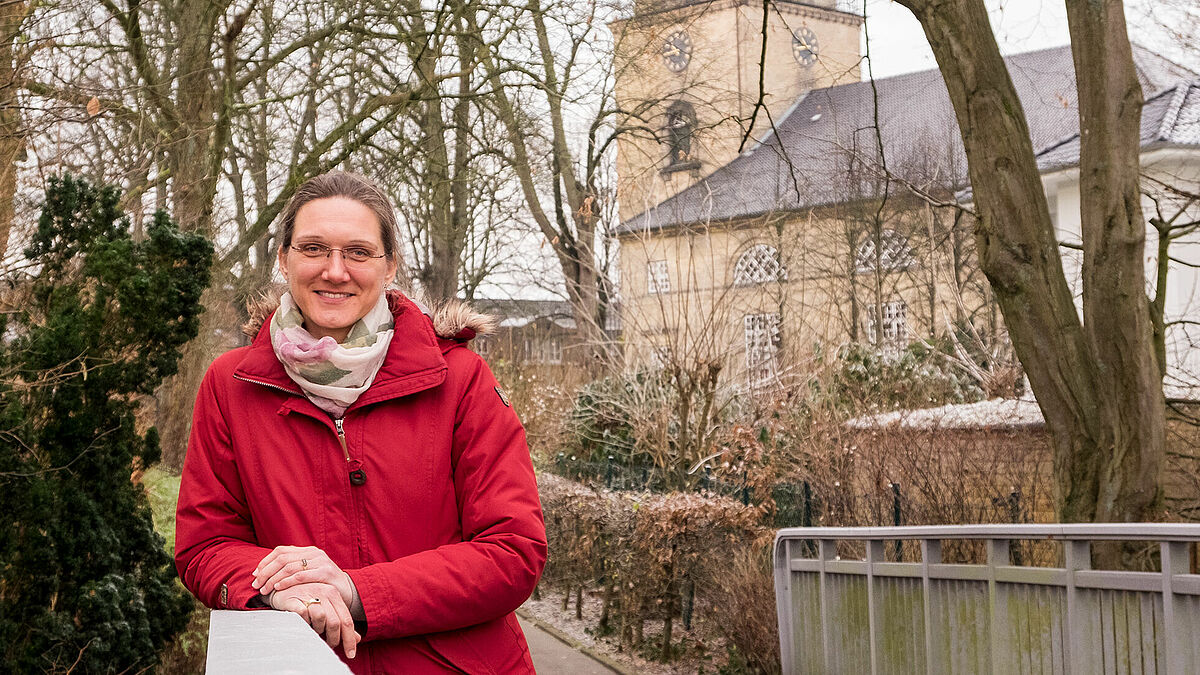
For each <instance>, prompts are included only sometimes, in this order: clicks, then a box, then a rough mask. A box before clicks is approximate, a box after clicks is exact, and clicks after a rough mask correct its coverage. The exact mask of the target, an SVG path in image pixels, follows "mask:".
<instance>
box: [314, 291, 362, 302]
mask: <svg viewBox="0 0 1200 675" xmlns="http://www.w3.org/2000/svg"><path fill="white" fill-rule="evenodd" d="M313 293H316V294H317V295H319V296H321V297H322V298H325V299H327V300H345V299H346V298H349V297H352V296H353V295H354V294H353V293H338V292H336V291H313Z"/></svg>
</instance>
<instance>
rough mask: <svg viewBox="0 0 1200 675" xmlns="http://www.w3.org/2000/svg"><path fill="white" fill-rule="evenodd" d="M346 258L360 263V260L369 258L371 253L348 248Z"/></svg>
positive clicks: (360, 249)
mask: <svg viewBox="0 0 1200 675" xmlns="http://www.w3.org/2000/svg"><path fill="white" fill-rule="evenodd" d="M346 256H347V257H349V258H350V259H351V260H359V261H362V260H366V259H367V258H370V257H371V252H370V251H368V250H367V249H365V248H348V249H346Z"/></svg>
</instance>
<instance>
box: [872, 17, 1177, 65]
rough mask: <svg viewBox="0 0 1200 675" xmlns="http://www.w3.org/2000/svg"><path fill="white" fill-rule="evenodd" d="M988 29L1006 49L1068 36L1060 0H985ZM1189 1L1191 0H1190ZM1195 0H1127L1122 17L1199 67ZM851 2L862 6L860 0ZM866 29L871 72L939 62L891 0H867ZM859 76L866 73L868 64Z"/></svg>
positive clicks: (1146, 40)
mask: <svg viewBox="0 0 1200 675" xmlns="http://www.w3.org/2000/svg"><path fill="white" fill-rule="evenodd" d="M986 3H987V6H988V8H989V10H990V13H991V21H992V30H993V31H994V32H995V34H996V39H997V41H998V42H999V43H1000V50H1001V51H1002V52H1003V53H1004V54H1014V53H1018V52H1027V51H1033V50H1035V49H1044V48H1046V47H1057V46H1060V45H1065V44H1068V43H1069V42H1070V36H1069V34H1068V32H1067V10H1066V8H1065V3H1064V2H1063V0H986ZM1189 3H1190V4H1189ZM1195 3H1196V0H1127V1H1126V3H1125V20H1126V22H1127V23H1128V24H1129V26H1130V31H1129V32H1130V35H1131V37H1132V39H1133V40H1134V42H1136V43H1138V44H1140V45H1142V46H1144V47H1148V48H1150V49H1153V50H1155V51H1157V52H1158V53H1160V54H1162V55H1163V56H1166V57H1167V58H1169V59H1172V60H1174V61H1176V62H1177V63H1180V64H1182V65H1185V66H1188V67H1190V68H1192V69H1193V70H1196V71H1200V48H1197V47H1196V44H1195V33H1196V31H1197V30H1200V9H1197V5H1196V4H1195ZM853 4H854V6H856V7H857V8H858V9H857V10H856V11H858V12H861V11H862V0H855V1H854V3H853ZM866 6H867V10H866V11H867V25H866V33H867V34H868V36H869V37H870V41H871V61H872V69H873V70H874V73H875V77H876V78H880V77H889V76H892V75H899V74H901V73H910V72H913V71H918V70H929V69H932V68H936V67H937V63H936V62H935V61H934V59H933V52H932V51H930V49H929V45H928V43H926V41H925V34H924V32H922V30H921V25H920V24H919V23H917V20H916V19H914V18H913V16H912V13H911V12H909V11H908V10H907V9H905V8H904V7H901V6H900V5H899V4H897V3H896V2H894V1H893V0H866ZM863 77H864V78H866V77H867V72H866V68H864V69H863Z"/></svg>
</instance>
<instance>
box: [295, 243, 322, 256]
mask: <svg viewBox="0 0 1200 675" xmlns="http://www.w3.org/2000/svg"><path fill="white" fill-rule="evenodd" d="M301 250H302V251H304V254H305V255H321V254H322V253H324V252H325V247H324V246H321V245H319V244H305V245H304V246H302V247H301Z"/></svg>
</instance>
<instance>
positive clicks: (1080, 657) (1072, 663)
mask: <svg viewBox="0 0 1200 675" xmlns="http://www.w3.org/2000/svg"><path fill="white" fill-rule="evenodd" d="M1063 566H1064V567H1065V568H1066V570H1067V616H1066V621H1065V623H1066V626H1067V630H1066V633H1067V635H1066V639H1067V649H1066V652H1067V653H1066V659H1065V661H1066V666H1067V672H1068V673H1072V674H1074V673H1093V672H1098V670H1099V669H1096V668H1093V667H1092V666H1093V664H1094V663H1095V659H1094V654H1095V645H1093V644H1092V640H1091V639H1090V638H1091V636H1090V635H1089V634H1090V632H1091V631H1090V630H1088V628H1089V626H1088V621H1087V620H1086V619H1085V618H1084V617H1085V616H1086V612H1085V610H1084V601H1083V599H1082V598H1081V597H1080V592H1079V589H1078V587H1077V586H1076V585H1075V572H1077V571H1080V570H1089V569H1091V568H1092V544H1091V542H1088V541H1064V542H1063Z"/></svg>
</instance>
